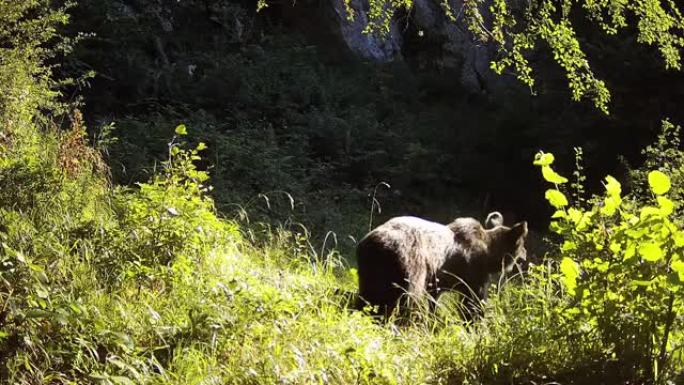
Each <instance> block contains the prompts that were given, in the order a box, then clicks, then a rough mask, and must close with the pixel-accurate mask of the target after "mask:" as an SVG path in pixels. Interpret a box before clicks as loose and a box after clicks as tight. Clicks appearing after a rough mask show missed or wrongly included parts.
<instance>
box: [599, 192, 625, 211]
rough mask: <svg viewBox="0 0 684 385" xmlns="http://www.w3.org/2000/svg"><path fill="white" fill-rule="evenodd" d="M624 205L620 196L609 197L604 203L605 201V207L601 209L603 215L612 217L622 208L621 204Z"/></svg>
mask: <svg viewBox="0 0 684 385" xmlns="http://www.w3.org/2000/svg"><path fill="white" fill-rule="evenodd" d="M621 203H622V199H621V198H620V196H619V195H611V196H608V197H607V198H606V199H605V200H604V201H603V207H601V210H600V211H601V214H603V215H605V216H611V215H613V214H615V212H616V211H617V209H618V207H620V204H621Z"/></svg>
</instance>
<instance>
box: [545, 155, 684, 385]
mask: <svg viewBox="0 0 684 385" xmlns="http://www.w3.org/2000/svg"><path fill="white" fill-rule="evenodd" d="M553 161H554V158H553V156H552V155H551V154H545V153H539V154H538V155H537V157H536V158H535V164H536V165H537V166H540V167H541V169H542V174H543V176H544V179H545V180H546V181H547V182H550V183H552V184H554V187H553V188H550V189H549V190H547V192H546V198H547V200H548V201H549V203H550V204H551V205H552V206H553V207H554V208H555V209H556V210H557V211H556V212H555V213H554V214H553V218H554V221H553V222H552V224H551V228H552V230H553V231H555V232H556V233H558V234H560V235H561V236H562V239H563V243H562V245H561V246H560V250H559V254H558V256H557V258H558V260H559V261H560V273H561V280H562V282H563V286H564V288H565V291H566V292H567V294H568V295H569V296H570V297H571V298H572V300H571V301H570V302H569V303H568V304H567V306H566V307H565V308H564V309H563V308H561V309H562V311H563V317H564V319H566V322H570V323H571V324H573V325H575V326H576V327H577V328H578V331H579V332H580V333H583V334H589V335H594V336H595V337H596V338H600V339H601V341H602V345H603V347H604V349H606V351H605V354H606V360H608V362H611V361H612V362H614V363H615V364H614V366H615V368H616V372H617V374H618V375H619V376H620V377H621V378H625V379H626V380H630V381H637V382H642V381H656V382H658V381H661V382H663V381H664V379H665V378H668V377H669V376H671V374H672V373H673V372H675V371H677V370H682V367H681V364H682V363H681V358H680V359H679V361H678V360H677V359H676V357H677V355H679V357H681V341H680V339H681V335H680V330H681V326H682V325H681V316H680V315H681V314H682V311H683V310H684V303H683V302H682V296H681V290H682V288H683V286H684V260H683V259H682V251H684V250H683V249H682V248H683V247H684V229H682V228H681V226H680V225H679V224H678V223H677V222H675V221H674V220H673V218H674V217H673V213H674V208H675V206H676V205H677V204H678V203H676V202H674V201H672V200H671V199H670V198H669V197H668V194H669V192H670V190H671V181H670V178H669V177H668V176H667V175H666V174H664V173H662V172H660V171H657V170H653V171H650V172H649V173H648V176H647V179H648V186H649V189H650V195H651V199H650V200H649V201H648V202H646V200H645V199H644V197H640V198H641V199H637V200H630V199H625V198H624V197H623V196H622V189H621V185H620V183H619V182H618V181H617V180H616V179H615V178H613V177H611V176H607V177H606V179H605V183H604V186H605V190H606V192H605V195H603V196H600V197H595V198H594V199H592V200H591V201H590V205H589V207H586V208H583V207H572V206H570V204H569V202H568V200H567V199H566V197H565V195H564V193H563V192H561V190H560V189H559V187H560V186H562V185H563V184H564V183H566V182H567V179H566V178H564V177H562V176H560V175H558V174H557V173H556V172H555V171H553V169H552V168H551V164H552V163H553ZM617 368H619V369H617Z"/></svg>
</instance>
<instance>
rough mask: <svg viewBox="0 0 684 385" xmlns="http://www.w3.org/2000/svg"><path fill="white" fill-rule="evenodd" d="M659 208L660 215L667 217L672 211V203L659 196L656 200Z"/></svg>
mask: <svg viewBox="0 0 684 385" xmlns="http://www.w3.org/2000/svg"><path fill="white" fill-rule="evenodd" d="M656 199H657V200H658V205H659V206H660V213H661V214H662V215H663V216H668V215H670V214H672V212H673V211H674V202H672V200H670V199H669V198H667V197H663V196H659V197H657V198H656Z"/></svg>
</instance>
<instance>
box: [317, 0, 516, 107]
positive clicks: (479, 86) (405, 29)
mask: <svg viewBox="0 0 684 385" xmlns="http://www.w3.org/2000/svg"><path fill="white" fill-rule="evenodd" d="M326 1H327V2H328V5H329V7H330V9H331V10H332V12H328V14H329V15H332V18H333V19H334V21H335V23H334V27H333V28H336V29H337V32H338V33H339V35H340V36H341V39H342V40H343V41H344V43H345V44H346V46H347V47H348V48H349V49H350V50H351V51H353V52H354V53H356V54H357V55H358V56H360V57H362V58H365V59H370V60H374V61H378V62H389V61H395V60H404V59H408V60H411V59H415V58H411V57H408V56H407V46H409V45H410V42H411V41H416V40H417V41H418V42H417V43H416V44H415V49H416V51H417V52H412V54H416V55H420V56H422V58H421V60H422V61H425V60H427V61H429V62H431V63H432V64H433V65H435V66H437V67H440V68H443V69H447V70H455V71H457V73H458V75H459V80H460V83H461V84H462V85H463V86H464V87H465V88H466V89H467V90H468V91H470V92H472V93H478V94H481V93H488V92H491V91H492V90H493V89H496V88H499V87H501V86H503V85H504V84H503V83H508V82H509V81H507V80H504V79H503V78H502V77H499V76H496V74H494V73H493V72H492V71H491V70H490V69H489V62H490V60H491V58H492V57H493V56H492V55H493V52H492V49H491V48H490V47H487V46H485V45H482V44H479V43H477V42H476V41H474V39H473V37H472V35H471V34H470V33H469V32H468V31H467V28H466V27H465V25H464V23H463V18H462V15H460V13H459V10H461V9H462V5H463V3H462V0H450V1H449V2H450V5H451V7H452V9H453V10H454V14H455V16H456V17H457V22H453V21H451V20H450V19H449V18H448V17H447V16H446V14H445V13H444V10H443V9H442V7H441V6H440V5H439V2H438V1H435V0H414V1H413V9H412V10H411V11H410V12H409V13H408V14H407V15H395V17H394V18H393V21H392V23H391V28H390V31H389V32H388V33H387V34H386V35H384V36H380V35H374V34H368V33H366V32H365V29H366V26H367V25H368V6H367V2H366V1H363V0H352V2H351V8H352V9H353V11H354V13H355V14H354V17H353V19H350V18H349V17H348V12H347V9H346V7H345V4H344V0H326ZM421 40H423V41H429V44H424V43H423V42H421ZM427 47H431V48H430V49H428V48H427Z"/></svg>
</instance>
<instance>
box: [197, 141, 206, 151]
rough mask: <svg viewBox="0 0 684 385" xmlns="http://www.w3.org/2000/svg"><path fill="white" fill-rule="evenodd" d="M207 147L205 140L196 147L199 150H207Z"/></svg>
mask: <svg viewBox="0 0 684 385" xmlns="http://www.w3.org/2000/svg"><path fill="white" fill-rule="evenodd" d="M206 149H207V145H206V144H205V143H204V142H199V144H198V145H197V149H196V150H197V151H202V150H206Z"/></svg>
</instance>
